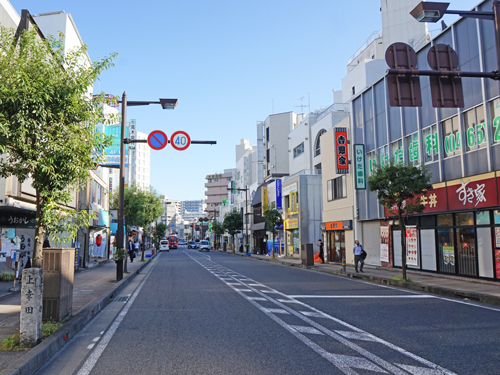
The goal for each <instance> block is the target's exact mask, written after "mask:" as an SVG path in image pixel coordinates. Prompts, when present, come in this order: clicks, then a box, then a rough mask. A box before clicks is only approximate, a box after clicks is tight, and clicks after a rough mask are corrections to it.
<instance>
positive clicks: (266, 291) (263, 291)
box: [261, 290, 281, 294]
mask: <svg viewBox="0 0 500 375" xmlns="http://www.w3.org/2000/svg"><path fill="white" fill-rule="evenodd" d="M261 292H262V293H269V294H271V293H281V292H278V291H277V290H261Z"/></svg>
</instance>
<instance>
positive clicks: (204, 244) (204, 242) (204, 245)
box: [198, 240, 210, 251]
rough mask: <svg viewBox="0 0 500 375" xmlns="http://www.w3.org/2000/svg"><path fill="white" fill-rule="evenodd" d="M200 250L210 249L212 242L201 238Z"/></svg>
mask: <svg viewBox="0 0 500 375" xmlns="http://www.w3.org/2000/svg"><path fill="white" fill-rule="evenodd" d="M198 251H210V243H209V242H208V241H207V240H201V241H200V249H199V250H198Z"/></svg>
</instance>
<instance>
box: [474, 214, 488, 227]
mask: <svg viewBox="0 0 500 375" xmlns="http://www.w3.org/2000/svg"><path fill="white" fill-rule="evenodd" d="M476 224H477V225H489V224H490V213H489V211H484V212H478V213H477V214H476Z"/></svg>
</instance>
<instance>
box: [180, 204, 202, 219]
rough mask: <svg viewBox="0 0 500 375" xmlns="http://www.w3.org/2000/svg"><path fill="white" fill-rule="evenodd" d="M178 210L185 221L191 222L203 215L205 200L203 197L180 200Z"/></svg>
mask: <svg viewBox="0 0 500 375" xmlns="http://www.w3.org/2000/svg"><path fill="white" fill-rule="evenodd" d="M180 212H181V215H182V218H183V219H184V221H185V222H188V223H192V222H194V221H195V220H196V219H198V218H200V217H201V216H203V215H205V202H204V201H203V199H199V200H188V201H181V203H180Z"/></svg>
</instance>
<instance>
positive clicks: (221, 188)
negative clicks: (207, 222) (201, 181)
mask: <svg viewBox="0 0 500 375" xmlns="http://www.w3.org/2000/svg"><path fill="white" fill-rule="evenodd" d="M235 172H236V170H235V169H234V168H233V169H224V172H222V173H213V174H210V175H207V176H206V177H205V178H206V180H207V182H206V183H205V187H206V188H207V190H206V191H205V195H206V196H207V198H206V199H205V203H206V205H207V206H206V208H205V211H206V212H207V214H208V216H209V217H217V216H220V215H219V214H220V207H221V205H222V201H224V200H227V199H228V190H227V188H228V186H229V184H230V183H231V181H233V180H234V178H235Z"/></svg>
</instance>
